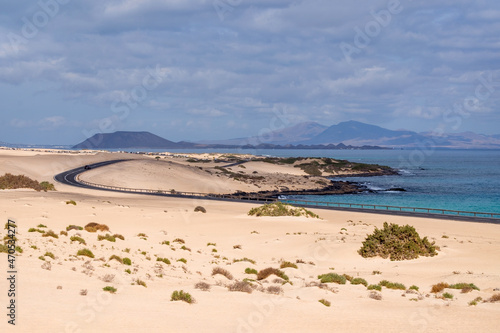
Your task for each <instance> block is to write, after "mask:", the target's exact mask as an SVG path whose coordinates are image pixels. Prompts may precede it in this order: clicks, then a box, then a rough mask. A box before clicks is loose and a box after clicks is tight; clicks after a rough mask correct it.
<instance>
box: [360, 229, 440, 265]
mask: <svg viewBox="0 0 500 333" xmlns="http://www.w3.org/2000/svg"><path fill="white" fill-rule="evenodd" d="M437 249H438V248H437V246H435V245H434V242H432V243H431V242H429V240H428V239H427V237H424V238H420V236H419V234H418V233H417V231H416V230H415V228H414V227H412V226H409V225H405V226H399V225H397V224H393V223H391V224H388V223H387V222H384V228H383V229H378V228H375V231H374V232H373V234H371V235H368V236H367V237H366V240H365V241H364V242H363V245H362V247H361V248H360V249H359V250H358V253H359V254H360V255H361V256H362V257H364V258H369V257H376V256H380V257H382V258H384V259H385V258H390V259H391V260H409V259H416V258H418V257H419V256H431V257H432V256H435V255H437Z"/></svg>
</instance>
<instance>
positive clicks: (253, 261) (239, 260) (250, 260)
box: [233, 257, 256, 265]
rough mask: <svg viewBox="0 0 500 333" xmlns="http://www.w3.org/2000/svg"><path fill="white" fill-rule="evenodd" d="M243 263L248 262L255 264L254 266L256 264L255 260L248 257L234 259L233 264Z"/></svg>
mask: <svg viewBox="0 0 500 333" xmlns="http://www.w3.org/2000/svg"><path fill="white" fill-rule="evenodd" d="M241 261H246V262H249V263H251V264H254V265H255V264H256V261H255V260H253V259H249V258H247V257H245V258H241V259H233V262H241Z"/></svg>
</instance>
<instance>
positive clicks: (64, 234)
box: [59, 230, 68, 236]
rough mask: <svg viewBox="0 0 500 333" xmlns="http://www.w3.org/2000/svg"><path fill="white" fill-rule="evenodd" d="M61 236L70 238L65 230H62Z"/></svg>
mask: <svg viewBox="0 0 500 333" xmlns="http://www.w3.org/2000/svg"><path fill="white" fill-rule="evenodd" d="M59 235H61V236H68V233H67V232H66V231H64V230H61V231H60V232H59Z"/></svg>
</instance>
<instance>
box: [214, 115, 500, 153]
mask: <svg viewBox="0 0 500 333" xmlns="http://www.w3.org/2000/svg"><path fill="white" fill-rule="evenodd" d="M212 143H224V144H233V145H243V146H248V145H253V146H256V147H257V146H261V147H263V146H265V147H269V149H288V146H291V145H293V146H295V147H296V148H297V147H307V149H313V147H318V146H321V145H323V146H328V145H330V147H332V148H331V149H345V148H344V146H342V145H345V146H347V147H351V146H352V147H367V148H368V147H370V148H371V149H373V148H372V147H386V148H417V147H429V146H432V147H437V148H464V149H478V148H483V149H500V135H482V134H476V133H472V132H465V133H454V134H443V135H439V136H437V135H435V134H434V133H431V132H426V133H417V132H413V131H407V130H389V129H386V128H383V127H380V126H375V125H370V124H365V123H362V122H359V121H353V120H351V121H345V122H341V123H338V124H337V125H332V126H330V127H327V126H324V125H320V124H318V123H313V122H305V123H300V124H297V125H294V126H291V127H288V128H285V129H281V130H278V131H274V132H270V133H266V135H263V136H261V137H258V136H253V137H249V138H239V139H231V140H223V141H217V142H215V141H212ZM273 145H279V146H282V147H274V148H271V147H273ZM333 147H338V148H333ZM370 148H369V149H370ZM323 149H324V148H323ZM347 149H349V148H347Z"/></svg>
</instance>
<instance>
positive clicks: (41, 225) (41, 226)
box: [36, 224, 47, 228]
mask: <svg viewBox="0 0 500 333" xmlns="http://www.w3.org/2000/svg"><path fill="white" fill-rule="evenodd" d="M36 227H37V228H47V226H46V225H44V224H39V225H37V226H36Z"/></svg>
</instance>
